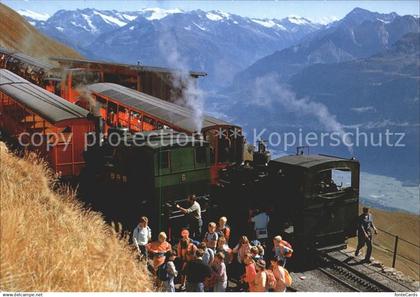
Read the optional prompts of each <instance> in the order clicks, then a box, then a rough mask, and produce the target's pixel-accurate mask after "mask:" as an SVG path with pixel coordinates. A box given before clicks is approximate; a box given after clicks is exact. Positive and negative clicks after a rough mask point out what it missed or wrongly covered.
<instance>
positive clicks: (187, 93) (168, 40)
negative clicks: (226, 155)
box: [159, 30, 204, 133]
mask: <svg viewBox="0 0 420 297" xmlns="http://www.w3.org/2000/svg"><path fill="white" fill-rule="evenodd" d="M159 49H160V51H161V53H162V55H163V56H164V57H165V58H166V62H167V64H168V66H169V67H170V68H174V69H175V71H174V72H173V73H172V83H173V86H174V87H175V88H176V89H181V90H183V91H182V95H181V94H180V93H179V92H174V93H173V94H172V96H173V98H172V99H173V100H174V101H175V102H176V103H179V104H181V105H184V106H186V107H188V108H190V109H191V110H192V111H193V121H194V125H195V131H196V132H199V133H201V129H202V127H203V117H204V92H203V91H202V90H201V89H200V88H199V87H198V85H197V83H196V81H195V79H194V78H193V77H191V75H190V72H189V67H188V63H187V60H186V59H185V57H182V56H181V55H180V54H179V51H178V44H177V40H176V38H175V37H174V35H173V34H171V32H170V31H169V30H165V31H164V33H162V35H161V38H160V39H159Z"/></svg>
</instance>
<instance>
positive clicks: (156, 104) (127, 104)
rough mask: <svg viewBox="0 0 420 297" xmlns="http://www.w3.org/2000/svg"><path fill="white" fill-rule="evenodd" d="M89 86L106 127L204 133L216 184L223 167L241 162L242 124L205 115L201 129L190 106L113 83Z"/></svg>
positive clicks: (213, 180)
mask: <svg viewBox="0 0 420 297" xmlns="http://www.w3.org/2000/svg"><path fill="white" fill-rule="evenodd" d="M87 89H88V90H89V91H90V92H91V93H92V95H93V96H94V97H95V102H96V106H95V107H94V108H95V109H96V110H97V112H99V113H100V114H101V115H102V117H103V118H104V120H105V123H106V125H105V127H106V128H109V127H124V128H128V129H129V130H130V132H134V133H135V132H140V131H150V130H158V129H163V128H171V129H173V130H175V131H177V132H184V133H186V134H188V135H193V134H194V133H202V135H203V136H204V138H205V140H206V141H208V142H209V143H210V148H211V153H212V156H211V157H212V164H213V165H212V167H211V174H212V183H213V184H214V183H216V182H217V179H218V171H219V170H220V169H222V168H224V167H226V166H227V165H229V164H233V163H241V162H242V157H243V146H244V138H243V136H242V129H241V128H240V127H239V126H236V125H233V124H230V123H228V122H225V121H222V120H219V119H216V118H213V117H211V116H207V115H204V116H203V117H202V118H200V119H199V120H201V127H202V128H201V131H196V130H197V119H195V116H194V111H193V110H191V109H189V108H186V107H183V106H180V105H177V104H174V103H171V102H168V101H164V100H161V99H159V98H156V97H153V96H150V95H147V94H144V93H141V92H138V91H135V90H132V89H129V88H127V87H123V86H120V85H116V84H112V83H97V84H93V85H90V86H88V87H87ZM90 109H92V107H90ZM106 130H107V129H106Z"/></svg>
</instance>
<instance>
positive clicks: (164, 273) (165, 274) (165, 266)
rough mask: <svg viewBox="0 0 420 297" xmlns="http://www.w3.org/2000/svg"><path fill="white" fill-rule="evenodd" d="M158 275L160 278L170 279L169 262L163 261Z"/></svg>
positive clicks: (162, 279) (163, 279)
mask: <svg viewBox="0 0 420 297" xmlns="http://www.w3.org/2000/svg"><path fill="white" fill-rule="evenodd" d="M156 275H157V277H158V279H159V280H161V281H167V280H168V279H169V273H168V263H163V264H162V265H160V266H159V267H158V269H157V272H156Z"/></svg>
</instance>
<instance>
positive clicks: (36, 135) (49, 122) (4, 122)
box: [0, 69, 95, 176]
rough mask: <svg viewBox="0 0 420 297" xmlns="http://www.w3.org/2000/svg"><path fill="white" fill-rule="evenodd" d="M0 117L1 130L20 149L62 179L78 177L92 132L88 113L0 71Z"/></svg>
mask: <svg viewBox="0 0 420 297" xmlns="http://www.w3.org/2000/svg"><path fill="white" fill-rule="evenodd" d="M0 113H1V114H0V129H1V130H2V132H3V133H5V134H7V135H8V136H10V137H11V138H12V139H14V140H15V141H17V142H18V143H19V145H21V146H23V147H26V148H28V149H31V150H34V151H37V152H39V153H40V154H41V156H43V157H44V158H45V159H46V160H47V161H48V162H49V164H50V165H51V167H52V168H53V169H54V170H55V171H56V172H58V173H60V174H61V175H62V176H76V175H78V174H79V173H80V170H81V169H82V167H83V165H84V160H83V151H84V148H85V137H86V134H87V133H89V132H92V131H94V129H95V125H94V121H93V120H91V119H89V118H90V117H88V114H89V112H88V111H86V110H85V109H83V108H81V107H79V106H77V105H75V104H72V103H70V102H68V101H67V100H65V99H63V98H61V97H58V96H56V95H54V94H52V93H51V92H48V91H46V90H45V89H42V88H41V87H38V86H36V85H34V84H32V83H30V82H29V81H27V80H25V79H23V78H21V77H20V76H18V75H16V74H14V73H12V72H10V71H8V70H6V69H0Z"/></svg>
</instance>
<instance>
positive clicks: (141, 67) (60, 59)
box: [50, 57, 207, 77]
mask: <svg viewBox="0 0 420 297" xmlns="http://www.w3.org/2000/svg"><path fill="white" fill-rule="evenodd" d="M50 59H51V60H53V61H57V62H59V63H63V64H65V63H67V64H69V65H80V64H93V65H98V66H116V67H123V68H128V69H132V70H135V71H148V72H163V73H172V72H177V71H178V70H177V69H171V68H165V67H156V66H147V65H133V64H123V63H112V62H106V61H95V60H82V59H71V58H63V57H51V58H50ZM189 74H190V75H191V76H194V77H199V76H206V75H207V73H206V72H202V71H189Z"/></svg>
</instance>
